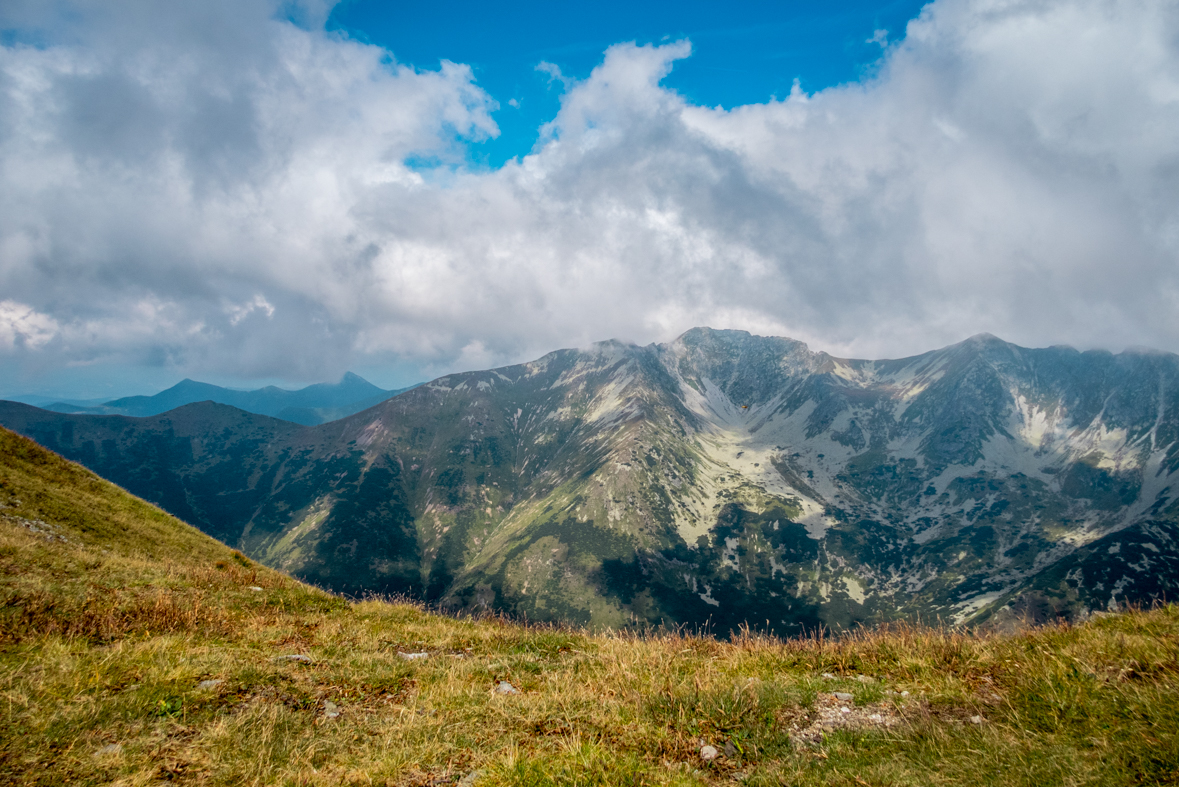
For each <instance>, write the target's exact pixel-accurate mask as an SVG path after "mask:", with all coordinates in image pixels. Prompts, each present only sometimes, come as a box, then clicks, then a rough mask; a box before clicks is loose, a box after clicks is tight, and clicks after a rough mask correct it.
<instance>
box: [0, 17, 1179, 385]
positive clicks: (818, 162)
mask: <svg viewBox="0 0 1179 787" xmlns="http://www.w3.org/2000/svg"><path fill="white" fill-rule="evenodd" d="M77 7H78V8H79V9H81V10H80V11H78V13H76V14H74V16H73V17H70V18H74V17H77V18H79V19H81V20H82V22H78V23H77V26H75V27H69V26H68V24H67V23H66V22H63V21H62V20H60V19H53V18H47V19H41V18H40V17H37V12H36V10H35V6H29V9H34V10H29V9H25V11H26V12H27V13H26V17H27V18H24V21H22V22H21V23H20V24H22V25H25V26H38V25H39V26H40V27H41V28H43V29H45V30H49V31H51V32H53V33H55V36H56V37H53V36H51V37H50V38H51V40H50V44H49V45H48V46H44V47H40V48H34V47H27V46H20V45H16V46H9V47H2V48H0V181H2V182H3V184H4V189H3V190H2V191H0V292H4V293H6V294H7V295H8V296H10V297H12V298H14V299H16V300H19V301H20V303H21V304H29V306H28V307H27V308H29V309H31V310H34V311H33V313H36V314H38V315H40V316H42V317H44V318H45V319H47V320H50V321H52V324H53V325H55V326H67V328H66V329H61V330H60V332H59V333H60V340H59V341H53V342H50V341H48V340H46V341H42V342H41V343H40V344H37V345H34V343H33V342H32V341H31V340H28V339H25V340H23V343H21V344H20V347H21V352H25V353H31V352H37V353H41V354H43V355H44V354H46V353H57V354H59V355H60V357H61V358H62V359H63V361H64V360H67V359H83V358H90V357H95V356H99V355H104V354H115V355H121V356H123V357H136V358H140V359H142V360H143V361H144V362H152V363H157V362H158V363H168V364H174V365H176V366H177V367H181V368H183V369H184V370H185V371H186V373H192V374H200V373H202V372H205V373H235V374H241V375H259V376H261V375H283V376H287V377H290V378H297V377H305V378H310V379H326V378H328V377H331V376H332V375H333V374H335V373H336V372H338V371H340V370H342V368H343V367H345V366H348V365H351V364H353V363H356V362H358V361H360V360H362V359H368V360H369V362H370V363H371V362H372V360H373V359H379V358H392V357H398V358H401V359H403V360H408V361H410V362H412V363H417V364H419V366H420V368H421V369H422V370H424V371H443V370H445V369H446V368H449V367H450V366H453V365H454V364H460V365H462V364H468V363H475V362H478V363H481V364H484V363H485V364H492V363H497V362H505V361H508V360H518V359H521V358H525V357H528V356H530V355H534V354H538V353H540V352H543V351H546V350H548V349H552V348H554V347H557V346H580V345H584V344H585V343H586V342H588V341H592V340H595V339H601V338H606V337H610V336H618V337H621V338H627V339H632V340H636V341H651V340H662V339H666V338H669V337H671V336H672V335H674V334H675V333H676V332H678V331H680V330H683V329H685V328H687V327H690V326H691V325H694V324H712V325H714V326H717V327H723V326H731V327H747V328H750V329H755V330H760V331H764V332H781V333H788V334H791V335H793V336H795V337H797V338H801V339H804V340H806V341H809V342H811V343H812V344H814V345H817V346H819V347H823V348H828V349H833V350H837V351H844V352H847V353H851V354H860V355H894V356H895V355H900V354H904V353H909V352H916V351H920V350H924V349H929V348H931V347H934V346H937V345H940V344H944V343H948V342H950V341H954V340H957V339H960V338H962V337H964V336H966V335H968V334H970V333H974V332H978V331H982V330H988V331H991V332H993V333H996V334H998V335H1000V336H1003V337H1005V338H1009V339H1012V340H1015V341H1019V342H1022V343H1025V344H1032V345H1043V344H1050V343H1057V342H1071V343H1075V344H1079V345H1104V346H1113V347H1115V348H1116V347H1119V346H1124V345H1129V344H1137V345H1152V346H1156V347H1162V348H1165V349H1171V350H1176V349H1179V321H1177V320H1176V318H1175V311H1174V309H1173V304H1174V303H1175V302H1176V298H1177V297H1179V266H1177V265H1176V262H1177V261H1179V260H1177V252H1179V245H1177V244H1179V137H1176V135H1175V133H1174V129H1175V128H1179V51H1177V46H1176V43H1175V42H1176V41H1177V40H1179V8H1177V7H1176V6H1175V5H1174V4H1173V3H1167V2H1150V1H1149V0H1142V1H1140V2H1139V1H1134V2H1132V1H1131V0H1125V1H1124V2H1111V1H1109V0H1076V2H1052V1H1051V0H1036V1H1035V2H1033V1H1032V0H1027V1H1026V2H1021V1H1018V0H1005V1H1004V2H996V1H995V0H974V1H971V0H938V1H937V2H935V3H933V4H931V5H930V6H927V7H926V9H925V11H924V12H923V13H922V16H921V17H920V18H919V19H918V20H916V21H914V22H913V23H911V24H910V25H909V28H908V30H907V32H906V34H905V36H904V38H903V39H900V38H894V39H893V40H892V41H889V42H888V47H887V49H885V50H884V55H883V57H884V60H883V61H882V63H881V64H880V68H879V70H878V73H877V75H876V76H875V77H873V78H872V79H871V80H869V81H867V82H865V83H863V84H853V85H848V86H844V87H839V88H832V89H828V90H824V91H820V92H818V93H815V94H812V95H806V94H804V93H803V92H802V91H801V89H800V88H798V86H797V85H796V86H795V89H794V90H793V91H792V93H791V95H790V96H789V97H787V98H786V99H784V100H782V101H769V102H767V103H765V104H756V105H749V106H743V107H736V108H733V109H729V110H724V109H719V108H717V109H713V108H706V107H698V106H693V105H691V104H689V103H687V102H686V101H685V100H684V99H683V98H682V97H681V96H679V95H678V94H676V93H674V92H673V91H670V90H668V89H666V88H663V87H661V85H660V80H661V79H662V78H663V77H664V76H665V75H666V74H667V73H668V71H669V70H670V69H671V68H672V66H673V64H674V62H675V61H676V60H677V59H680V58H684V57H687V56H689V55H690V45H689V44H688V43H687V42H678V43H673V44H669V45H666V46H662V47H651V46H648V47H636V46H634V45H631V44H620V45H617V46H614V47H611V48H610V50H608V51H607V52H606V54H605V56H604V58H603V62H602V63H601V65H600V66H599V67H598V68H597V69H595V70H594V72H593V74H592V75H591V76H590V77H589V78H588V79H586V80H584V81H581V82H575V81H572V80H568V79H567V78H565V77H564V76H563V75H562V74H561V73H560V70H559V69H557V68H556V67H555V66H551V67H550V64H542V66H541V68H542V70H545V71H546V72H547V73H549V74H550V76H552V77H553V79H554V80H556V81H559V82H561V83H562V84H564V85H565V93H564V96H563V98H562V104H561V109H560V112H559V114H558V115H557V116H556V117H555V118H554V119H553V120H552V121H551V122H550V123H548V124H547V125H546V126H545V127H544V129H543V130H542V137H541V143H539V145H538V147H537V148H536V150H535V151H534V152H533V154H532V155H530V156H527V157H525V158H524V159H522V160H519V161H514V162H510V163H509V164H507V165H506V166H504V167H503V168H502V169H500V170H496V171H492V172H486V171H469V170H467V169H466V168H464V166H463V165H462V162H463V156H464V151H465V146H466V145H468V144H472V141H473V140H478V139H481V138H485V137H488V136H493V135H495V134H496V133H497V129H496V127H495V125H494V123H493V122H492V120H491V117H490V114H489V113H490V111H491V110H492V109H493V108H494V107H495V102H494V101H493V100H492V98H491V97H489V96H487V95H486V94H484V93H483V92H482V91H481V90H480V89H479V88H478V87H477V86H476V85H475V84H474V83H473V77H472V73H471V71H470V69H469V68H467V67H466V66H463V65H458V64H451V63H444V64H443V65H442V67H441V68H440V69H439V70H438V71H436V72H417V71H414V70H411V69H408V68H404V67H401V66H399V65H397V64H396V63H393V62H391V61H390V60H389V56H388V53H385V52H383V51H381V50H379V49H377V48H375V47H371V46H367V45H363V44H359V43H357V42H355V41H350V40H346V39H342V38H340V37H338V36H336V35H334V34H327V33H324V32H323V30H322V26H321V22H316V20H321V19H322V18H323V16H324V14H326V11H324V10H323V8H320V7H319V6H313V5H306V6H304V9H305V10H304V11H303V12H300V13H301V14H302V15H300V14H296V13H288V14H287V15H288V16H290V17H291V18H295V19H297V20H300V24H301V25H302V26H303V27H298V26H295V25H293V24H290V23H287V22H283V21H276V19H275V17H274V13H273V12H274V8H273V7H271V6H267V5H265V4H261V3H240V4H228V3H227V4H225V5H216V4H213V5H203V4H197V5H196V6H191V5H183V4H182V5H179V6H178V5H176V4H153V3H141V4H135V5H134V6H131V5H127V6H118V5H115V6H111V5H108V4H80V5H78V6H77ZM317 9H318V10H317ZM29 15H31V16H29ZM34 17H35V18H34ZM30 19H32V21H29V20H30ZM13 24H15V23H13ZM0 26H4V20H3V19H0ZM880 43H882V44H884V43H886V40H885V39H884V38H883V37H882V38H881V41H880ZM412 157H418V158H434V159H437V160H439V161H441V162H443V163H444V164H446V166H443V167H440V168H438V169H435V170H433V171H432V172H430V173H429V174H424V173H422V172H419V171H416V170H415V169H413V168H412V167H409V166H407V165H406V164H405V161H406V160H407V159H411V158H412ZM13 302H15V301H13ZM6 303H8V301H6ZM145 303H151V304H156V305H157V307H156V308H157V311H156V312H153V313H155V314H156V315H157V317H156V318H154V319H156V320H158V321H160V322H161V323H166V325H167V329H166V330H160V329H159V328H158V327H153V319H152V318H151V317H150V316H145V313H144V312H143V311H142V309H138V310H137V309H136V308H133V307H134V305H135V304H145ZM226 304H231V305H230V306H226ZM22 308H24V307H22ZM259 312H260V313H261V314H264V315H266V317H267V319H264V320H259V319H256V318H249V319H247V315H249V314H257V313H259ZM7 324H8V323H0V326H3V325H7ZM14 324H15V323H14ZM2 330H8V331H9V333H4V334H0V341H4V338H3V337H5V336H10V335H11V336H12V337H14V338H11V339H9V340H8V344H7V346H9V347H10V349H12V348H16V346H17V344H18V342H17V340H16V338H15V337H16V336H17V333H16V329H15V328H7V329H5V328H2V327H0V331H2ZM54 330H57V328H56V327H55V328H54ZM20 335H21V336H24V335H25V334H20ZM38 335H42V334H38Z"/></svg>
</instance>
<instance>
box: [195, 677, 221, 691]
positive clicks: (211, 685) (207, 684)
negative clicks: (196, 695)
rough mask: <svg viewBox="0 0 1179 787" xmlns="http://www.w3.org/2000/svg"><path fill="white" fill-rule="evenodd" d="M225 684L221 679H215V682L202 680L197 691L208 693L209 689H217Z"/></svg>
mask: <svg viewBox="0 0 1179 787" xmlns="http://www.w3.org/2000/svg"><path fill="white" fill-rule="evenodd" d="M224 682H225V681H223V680H221V679H220V678H215V679H213V680H202V681H201V682H200V683H198V684H197V691H208V690H209V689H215V688H217V687H218V686H220V685H221V684H222V683H224Z"/></svg>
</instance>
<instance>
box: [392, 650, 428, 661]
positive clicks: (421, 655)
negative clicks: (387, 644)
mask: <svg viewBox="0 0 1179 787" xmlns="http://www.w3.org/2000/svg"><path fill="white" fill-rule="evenodd" d="M397 655H398V656H400V657H401V658H403V659H405V660H406V661H416V660H417V659H425V658H429V657H430V654H429V653H427V652H426V651H424V650H423V651H422V652H421V653H402V652H401V651H397Z"/></svg>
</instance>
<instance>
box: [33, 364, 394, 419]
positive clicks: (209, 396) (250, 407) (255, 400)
mask: <svg viewBox="0 0 1179 787" xmlns="http://www.w3.org/2000/svg"><path fill="white" fill-rule="evenodd" d="M405 390H409V389H407V388H401V389H398V390H395V391H386V390H384V389H383V388H378V387H377V386H375V385H373V384H372V383H370V382H368V381H367V380H365V379H364V378H362V377H359V376H357V375H355V374H352V373H351V372H348V373H347V374H345V375H344V377H343V378H342V379H341V380H340V382H338V383H317V384H315V385H309V386H307V387H306V388H300V389H299V390H297V391H288V390H286V389H283V388H276V387H275V386H273V385H271V386H267V387H266V388H259V389H258V390H256V391H238V390H234V389H232V388H222V387H221V386H219V385H212V384H210V383H201V382H197V381H196V380H182V381H180V382H178V383H176V385H174V386H172V387H171V388H169V389H168V390H166V391H161V392H160V393H158V394H155V395H154V396H125V397H123V398H122V399H113V400H111V401H109V402H105V403H103V404H96V405H92V406H81V405H74V404H68V403H65V402H57V403H54V404H48V405H45V408H44V409H46V410H52V411H53V412H56V413H87V414H92V415H130V416H136V417H145V416H151V415H159V414H160V413H166V412H168V411H169V410H174V409H176V408H177V407H183V406H184V405H186V404H195V403H196V402H216V403H217V404H228V405H231V406H233V407H237V408H238V409H241V410H245V411H246V412H248V413H256V414H258V415H270V416H274V417H275V418H281V419H282V420H284V421H293V422H294V423H297V424H304V425H308V426H311V425H314V424H322V423H325V422H327V421H334V420H336V419H338V418H344V417H345V416H349V415H352V414H353V413H359V412H360V411H361V410H367V409H368V408H370V407H372V406H374V405H377V404H380V403H381V402H383V401H385V400H386V399H389V398H391V397H393V396H396V395H397V394H399V393H401V392H402V391H405Z"/></svg>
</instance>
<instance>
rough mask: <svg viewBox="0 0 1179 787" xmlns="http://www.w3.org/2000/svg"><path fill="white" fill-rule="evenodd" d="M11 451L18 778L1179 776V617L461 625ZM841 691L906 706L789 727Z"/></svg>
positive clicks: (2, 578)
mask: <svg viewBox="0 0 1179 787" xmlns="http://www.w3.org/2000/svg"><path fill="white" fill-rule="evenodd" d="M0 455H2V456H3V462H0V505H2V506H4V507H3V508H0V600H2V601H3V606H2V611H0V782H2V783H5V784H19V785H59V784H83V785H85V784H118V785H149V784H161V783H164V782H176V783H186V784H200V785H222V784H224V785H271V784H276V785H292V786H294V785H308V786H310V785H340V784H350V785H351V784H354V785H373V784H376V785H382V784H387V785H423V786H424V785H433V786H434V787H437V785H443V784H454V783H456V782H457V781H458V779H459V778H461V777H462V776H464V775H466V774H469V773H471V772H473V771H479V772H480V773H481V778H480V779H479V780H478V784H479V785H482V786H484V787H496V785H508V784H513V785H515V784H519V785H549V784H567V785H614V784H628V785H629V784H649V785H704V784H722V783H730V782H733V781H740V782H742V783H744V784H750V785H782V784H786V785H820V784H835V785H848V786H849V787H851V786H852V785H873V786H877V785H974V784H1004V785H1007V784H1010V785H1139V784H1175V783H1179V738H1177V736H1176V730H1179V702H1177V700H1179V696H1177V694H1179V691H1177V687H1176V677H1177V672H1179V667H1177V665H1179V610H1177V609H1176V608H1175V607H1170V606H1167V607H1160V608H1157V609H1152V610H1131V611H1128V612H1125V613H1123V614H1119V615H1113V616H1103V617H1099V618H1097V619H1094V620H1092V621H1090V622H1088V623H1086V624H1084V625H1078V626H1070V625H1067V624H1059V625H1052V626H1046V627H1042V628H1039V629H1034V630H1031V631H1027V632H1024V633H1022V634H1019V635H1016V636H999V635H996V634H970V633H966V632H956V631H948V630H943V629H936V628H929V627H923V626H918V625H909V624H894V625H890V626H887V627H883V628H879V629H871V630H862V631H857V632H852V633H850V634H848V635H846V636H842V637H839V638H837V639H829V638H820V637H814V638H809V639H799V640H788V641H782V640H778V639H774V638H770V637H766V636H760V635H757V634H754V633H751V632H743V633H742V634H741V635H740V636H738V637H736V638H734V639H733V640H732V641H729V642H719V641H715V640H712V639H707V638H703V637H698V636H691V635H688V634H685V633H674V632H664V633H653V634H647V635H637V634H633V633H606V634H590V633H588V632H585V631H582V630H578V629H573V628H562V627H552V626H548V627H541V626H521V625H516V624H513V623H511V622H508V621H505V620H502V619H496V618H489V619H485V620H465V619H455V618H448V617H442V616H438V615H435V614H432V613H430V612H428V611H427V610H425V609H423V608H422V607H420V606H417V605H414V604H412V603H407V602H404V601H403V602H396V603H393V602H388V601H380V600H369V601H364V602H358V603H348V602H345V601H343V600H341V599H339V598H335V597H332V596H330V595H328V594H326V593H323V592H321V591H318V590H316V589H314V588H310V587H307V586H305V585H302V584H300V583H298V582H296V581H294V580H292V579H290V578H289V577H285V576H283V575H281V574H278V573H277V572H274V571H271V570H269V569H266V568H264V567H260V566H256V565H255V564H253V563H251V562H250V561H248V560H246V559H245V558H243V557H240V556H235V554H234V553H233V552H232V551H231V550H230V549H228V548H226V547H224V546H222V545H220V544H217V543H216V542H214V541H212V540H211V539H208V538H206V537H205V536H203V535H201V534H200V533H198V532H196V531H195V530H193V529H192V528H189V527H188V526H187V525H184V524H182V523H180V522H177V521H176V520H174V519H171V518H170V517H167V515H165V514H163V513H162V512H160V511H158V509H155V508H153V507H151V506H149V505H147V504H146V503H143V502H142V501H139V500H137V499H135V498H133V497H131V496H130V495H127V494H126V493H124V492H122V491H121V490H119V489H117V488H116V487H113V486H111V485H110V484H106V483H105V482H102V481H100V480H99V479H96V478H95V477H93V476H92V475H91V474H89V473H87V472H86V471H85V470H83V469H81V468H79V467H77V466H76V465H70V464H69V463H67V462H64V461H63V460H60V459H59V458H56V457H54V456H53V455H51V454H48V452H44V451H42V450H41V449H39V448H37V447H36V446H35V445H33V444H31V443H29V442H28V441H24V440H23V439H22V438H17V437H15V436H13V435H11V434H10V433H4V432H0ZM38 522H39V523H40V524H35V523H38ZM30 523H34V524H30ZM252 587H260V588H262V590H260V591H258V590H252V589H251V588H252ZM419 652H427V653H429V656H428V657H427V658H425V659H417V660H407V659H405V658H403V657H402V656H401V655H399V654H402V653H419ZM289 655H300V656H307V657H309V658H310V663H303V662H300V661H296V660H284V659H282V658H281V657H283V656H289ZM824 673H827V674H831V675H835V676H836V677H835V678H826V677H823V676H824ZM500 681H508V682H510V683H511V684H512V685H513V686H515V687H516V688H518V689H519V690H520V693H518V694H498V693H496V692H495V691H494V689H495V686H496V685H497V684H498V683H499V682H500ZM209 682H212V683H209ZM832 691H840V692H847V693H850V694H852V695H853V696H854V700H853V704H854V705H855V706H857V707H866V708H879V707H887V708H890V709H892V710H893V711H895V713H896V714H897V715H898V716H899V718H900V719H901V720H902V723H900V724H899V725H896V726H883V725H881V726H877V727H873V726H871V725H868V726H865V727H859V728H847V729H832V730H830V731H829V732H827V733H826V734H825V735H823V736H822V737H821V738H820V739H818V741H817V742H816V743H813V744H812V743H810V742H807V741H803V740H800V739H799V738H798V737H797V736H792V734H791V733H792V730H796V729H797V728H800V727H805V726H806V725H807V724H810V723H812V721H813V719H814V718H815V716H816V713H817V709H818V708H819V707H820V706H821V705H823V703H827V704H828V705H829V704H830V702H829V700H828V699H822V698H820V695H821V694H822V695H824V697H825V696H826V695H828V694H829V693H830V692H832ZM901 692H908V695H907V696H902V695H901ZM327 703H331V704H332V706H335V707H336V708H337V709H338V714H339V715H337V716H334V717H333V716H329V714H328V713H327V710H328V708H329V706H328V705H327ZM975 718H977V719H978V722H979V723H975V722H974V721H972V719H975ZM702 743H707V744H710V745H713V746H715V747H717V748H718V749H720V750H721V751H722V752H724V751H725V748H726V744H728V751H729V753H728V754H723V753H722V755H721V756H720V757H719V758H718V759H716V760H714V761H712V762H705V761H704V760H702V759H701V757H700V747H701V745H702Z"/></svg>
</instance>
